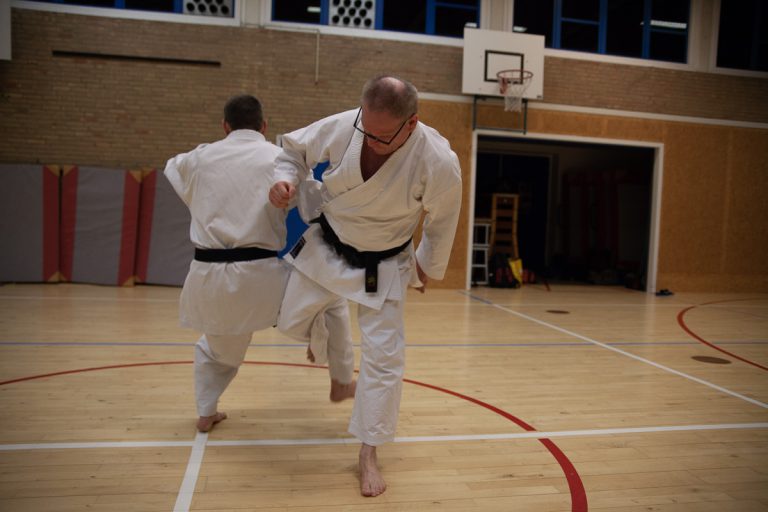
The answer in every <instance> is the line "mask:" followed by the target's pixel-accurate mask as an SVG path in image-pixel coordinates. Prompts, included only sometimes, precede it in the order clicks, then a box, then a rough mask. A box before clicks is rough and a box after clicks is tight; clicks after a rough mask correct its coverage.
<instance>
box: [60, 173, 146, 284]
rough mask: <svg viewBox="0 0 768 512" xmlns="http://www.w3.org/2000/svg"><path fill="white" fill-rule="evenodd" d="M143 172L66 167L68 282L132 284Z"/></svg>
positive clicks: (64, 199) (64, 273)
mask: <svg viewBox="0 0 768 512" xmlns="http://www.w3.org/2000/svg"><path fill="white" fill-rule="evenodd" d="M140 188H141V172H140V171H125V170H117V169H104V168H96V167H77V166H64V167H62V177H61V257H60V262H61V265H60V266H61V274H62V279H61V280H62V281H71V282H75V283H91V284H110V285H118V286H132V285H133V283H134V263H135V259H136V240H137V230H138V221H139V193H140Z"/></svg>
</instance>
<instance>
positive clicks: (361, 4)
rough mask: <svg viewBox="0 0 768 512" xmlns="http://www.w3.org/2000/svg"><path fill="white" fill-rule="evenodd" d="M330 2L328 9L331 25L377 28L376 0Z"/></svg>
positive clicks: (335, 0) (339, 0)
mask: <svg viewBox="0 0 768 512" xmlns="http://www.w3.org/2000/svg"><path fill="white" fill-rule="evenodd" d="M330 4H331V5H330V6H329V9H328V24H329V25H334V26H337V27H352V28H369V29H373V28H375V26H376V2H375V0H330Z"/></svg>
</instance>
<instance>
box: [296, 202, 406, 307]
mask: <svg viewBox="0 0 768 512" xmlns="http://www.w3.org/2000/svg"><path fill="white" fill-rule="evenodd" d="M311 223H319V224H320V227H321V228H322V229H323V240H325V242H326V243H327V244H328V245H330V246H331V247H333V248H334V250H335V251H336V254H338V255H339V256H341V257H342V258H344V259H345V260H346V261H347V263H349V264H350V265H351V266H353V267H355V268H364V269H365V291H366V292H368V293H376V290H377V289H378V285H379V262H380V261H382V260H386V259H387V258H391V257H392V256H395V255H397V254H400V253H401V252H403V250H404V249H405V248H406V247H408V245H410V243H411V239H410V238H409V239H408V241H407V242H405V243H404V244H402V245H399V246H397V247H393V248H391V249H385V250H383V251H358V250H357V249H355V248H354V247H352V246H351V245H348V244H345V243H344V242H342V241H341V240H339V237H338V235H336V233H335V232H334V231H333V228H332V227H331V225H330V224H329V223H328V219H326V218H325V215H324V214H322V215H320V216H319V217H318V218H316V219H314V220H312V221H311Z"/></svg>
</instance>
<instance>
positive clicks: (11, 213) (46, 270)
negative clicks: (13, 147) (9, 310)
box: [0, 164, 60, 283]
mask: <svg viewBox="0 0 768 512" xmlns="http://www.w3.org/2000/svg"><path fill="white" fill-rule="evenodd" d="M59 171H60V169H59V166H56V165H24V164H18V165H17V164H0V240H2V250H0V281H2V282H37V283H39V282H56V281H58V280H59Z"/></svg>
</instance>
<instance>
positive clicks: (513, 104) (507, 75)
mask: <svg viewBox="0 0 768 512" xmlns="http://www.w3.org/2000/svg"><path fill="white" fill-rule="evenodd" d="M496 78H498V80H499V92H500V93H501V94H503V95H504V110H506V111H507V112H520V111H521V110H522V109H523V94H525V90H526V89H527V88H528V86H529V85H530V84H531V78H533V73H532V72H530V71H526V70H524V69H505V70H503V71H499V72H498V73H496Z"/></svg>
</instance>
